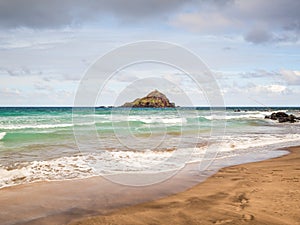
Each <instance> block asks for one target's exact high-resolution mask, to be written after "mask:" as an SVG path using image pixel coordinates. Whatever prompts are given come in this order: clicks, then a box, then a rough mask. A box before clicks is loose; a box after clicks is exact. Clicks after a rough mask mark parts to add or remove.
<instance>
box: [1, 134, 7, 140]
mask: <svg viewBox="0 0 300 225" xmlns="http://www.w3.org/2000/svg"><path fill="white" fill-rule="evenodd" d="M5 135H6V132H1V133H0V140H2V139H3V138H4V136H5Z"/></svg>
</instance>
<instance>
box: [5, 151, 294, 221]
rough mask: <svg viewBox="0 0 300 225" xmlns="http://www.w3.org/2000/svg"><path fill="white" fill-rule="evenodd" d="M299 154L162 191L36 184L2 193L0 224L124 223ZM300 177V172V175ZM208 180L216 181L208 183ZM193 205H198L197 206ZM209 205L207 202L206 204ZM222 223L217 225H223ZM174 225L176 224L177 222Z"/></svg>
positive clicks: (96, 181)
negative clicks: (113, 219)
mask: <svg viewBox="0 0 300 225" xmlns="http://www.w3.org/2000/svg"><path fill="white" fill-rule="evenodd" d="M293 148H294V147H292V148H287V149H279V150H288V151H289V152H292V153H290V154H286V155H282V156H279V157H276V158H272V159H267V160H264V161H258V162H250V163H245V164H241V165H237V166H229V167H228V166H225V167H224V168H223V169H220V170H219V171H218V172H217V173H216V172H213V173H212V171H208V174H207V173H206V174H200V175H199V172H198V173H197V174H191V171H192V170H189V169H191V168H189V169H187V171H182V174H181V175H180V174H179V176H176V177H175V179H169V180H167V181H165V182H163V183H160V184H158V185H152V186H149V187H143V188H139V187H127V186H123V185H117V184H114V183H111V182H110V181H108V180H105V179H103V178H101V177H92V178H87V179H78V180H68V181H51V182H36V183H31V184H23V185H18V186H12V187H6V188H3V189H1V190H0V202H1V203H2V204H1V205H0V221H2V224H3V225H10V224H30V225H34V224H45V225H48V224H49V225H50V224H51V225H52V224H68V223H70V222H72V221H78V220H80V221H82V220H83V221H84V222H79V223H75V224H106V222H103V221H102V222H101V223H94V222H93V223H89V220H90V219H86V218H87V217H92V218H93V219H94V218H96V217H95V216H99V215H107V216H103V217H102V219H103V218H105V219H107V218H108V217H110V216H113V217H114V216H117V217H119V216H118V213H121V214H123V211H124V210H125V212H126V210H133V211H132V214H136V213H138V212H139V210H143V209H145V208H144V207H146V209H145V210H146V211H148V210H149V208H148V206H147V205H148V204H150V205H151V204H156V202H160V201H164V200H165V199H169V198H174V197H176V196H181V195H184V193H189V192H190V191H191V190H194V189H195V190H196V189H198V188H199V187H200V189H201V188H202V190H204V192H205V191H206V190H205V188H203V187H205V185H206V183H207V182H209V181H210V180H212V179H217V180H220V181H221V180H223V179H219V178H218V176H219V175H218V174H220V173H224V171H227V170H230V168H234V167H248V165H252V164H257V163H258V164H260V163H262V164H265V162H268V161H270V160H271V161H273V160H277V159H281V158H282V159H284V158H285V157H288V156H290V155H295V154H294V153H293V150H289V149H293ZM296 148H297V147H296ZM298 148H300V147H298ZM277 151H278V150H277ZM299 167H300V166H299ZM298 172H300V169H299V171H298ZM212 174H214V175H212ZM207 175H210V176H209V177H207ZM222 176H223V175H222ZM216 177H217V178H216ZM298 185H299V183H298ZM213 186H219V185H216V184H214V185H212V187H213ZM191 187H192V188H191ZM212 187H210V189H213V188H212ZM299 189H300V187H299ZM221 193H222V192H221ZM298 194H299V193H298ZM156 199H159V200H156ZM299 199H300V196H299ZM190 200H191V201H192V202H194V203H193V204H195V201H194V200H192V199H190ZM195 200H196V202H197V201H198V200H199V199H198V197H197V198H196V199H195ZM200 200H201V199H200ZM180 201H181V200H180ZM201 201H202V200H201ZM206 201H207V200H205V201H204V203H205V202H206ZM174 202H176V201H174ZM196 205H197V204H196ZM140 206H141V207H142V208H141V209H139V207H140ZM164 206H166V207H167V208H168V207H169V206H170V207H173V206H174V203H172V202H171V203H170V205H168V204H165V203H164ZM127 207H129V208H127ZM155 207H157V209H160V210H159V211H161V208H164V207H160V206H155ZM155 207H154V208H155ZM152 208H153V207H150V211H151V209H152ZM152 210H153V209H152ZM130 214H131V213H130ZM141 217H142V218H143V215H141ZM246 217H247V216H246ZM93 219H92V220H93ZM102 219H100V220H102ZM299 219H300V218H299ZM125 220H126V219H125ZM128 221H131V222H129V223H128V224H143V223H134V222H135V221H132V218H131V219H129V220H128ZM109 222H111V221H109ZM219 222H220V221H219ZM219 222H218V223H215V224H223V223H221V222H220V223H219ZM120 223H122V224H126V223H124V221H123V220H122V222H120V221H119V222H117V223H115V224H120ZM112 224H114V223H112ZM144 224H147V223H144ZM154 224H155V222H154ZM157 224H159V223H157ZM174 224H176V222H175V223H174ZM178 224H182V223H178ZM188 224H193V223H188ZM196 224H197V223H196ZM201 224H202V223H201ZM204 224H205V223H204ZM207 224H212V223H207ZM231 224H232V223H231Z"/></svg>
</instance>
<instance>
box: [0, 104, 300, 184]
mask: <svg viewBox="0 0 300 225" xmlns="http://www.w3.org/2000/svg"><path fill="white" fill-rule="evenodd" d="M278 110H281V111H284V112H287V113H292V114H295V115H298V116H299V114H300V108H273V109H271V111H278ZM271 111H270V109H269V108H241V111H240V112H234V108H227V109H226V110H221V109H213V110H212V109H210V108H175V109H132V110H129V109H122V108H96V109H88V108H81V109H79V108H76V109H72V108H68V107H49V108H47V107H44V108H43V107H38V108H35V107H33V108H25V107H23V108H21V107H20V108H14V107H9V108H0V187H2V186H8V185H14V184H17V183H22V182H24V183H26V182H33V181H36V180H53V179H55V180H57V179H58V180H60V179H72V178H78V177H88V176H93V175H99V174H103V173H104V174H105V173H108V172H114V173H117V172H120V171H123V172H124V171H135V172H137V171H145V170H146V169H149V168H154V166H153V165H155V170H158V171H163V170H168V169H174V168H177V166H178V168H179V167H181V166H182V164H184V163H187V162H194V161H197V160H203V157H207V156H208V155H205V154H206V153H205V152H208V150H209V151H210V152H215V154H214V157H219V158H222V157H223V158H224V157H226V156H228V155H231V156H232V155H235V154H243V153H245V152H247V154H248V153H249V152H253V157H255V156H254V155H255V152H259V151H260V152H261V151H266V152H268V151H270V150H271V149H274V148H280V147H285V146H290V145H296V144H299V143H300V142H299V141H300V132H299V131H300V126H299V123H295V124H279V123H277V122H276V121H272V120H266V119H264V116H265V115H269V114H270V113H271ZM177 150H178V151H177ZM174 152H176V154H175V153H174ZM166 159H171V160H169V161H168V160H166ZM157 165H158V166H157ZM58 170H59V172H58ZM18 178H22V179H18Z"/></svg>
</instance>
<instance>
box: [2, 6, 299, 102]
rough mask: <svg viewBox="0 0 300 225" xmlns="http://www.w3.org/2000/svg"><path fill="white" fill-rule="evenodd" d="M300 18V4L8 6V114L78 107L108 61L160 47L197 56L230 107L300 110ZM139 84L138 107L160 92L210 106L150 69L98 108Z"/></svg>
mask: <svg viewBox="0 0 300 225" xmlns="http://www.w3.org/2000/svg"><path fill="white" fill-rule="evenodd" d="M299 11H300V1H299V0H251V1H249V0H109V1H107V0H51V1H50V0H0V59H1V60H0V77H1V82H0V105H2V106H7V105H22V106H24V105H51V106H54V105H69V106H72V105H73V102H74V96H75V93H76V90H77V87H78V84H79V82H80V79H81V78H82V77H83V76H84V74H85V72H86V71H87V70H88V68H89V67H90V66H91V65H92V64H93V63H94V62H95V61H96V60H97V59H98V58H99V57H100V56H102V55H104V54H106V53H108V52H109V51H111V50H112V49H115V48H117V47H119V46H122V45H124V44H126V43H132V42H135V41H141V40H161V41H166V42H171V43H176V44H178V45H181V46H183V47H185V48H187V49H189V50H191V51H192V52H194V53H195V54H197V55H198V56H199V57H200V58H201V59H202V60H203V61H204V62H205V64H206V65H207V66H208V67H209V68H210V70H211V71H213V74H214V76H215V78H216V80H217V82H218V85H219V87H220V91H221V93H222V95H223V97H224V101H225V104H226V105H258V106H271V105H290V106H299V97H298V96H299V94H300V40H299V39H300V13H299ZM147 77H154V78H153V79H152V81H153V80H155V77H157V83H156V82H148V81H149V79H148V80H147V79H145V82H144V83H143V82H142V79H144V78H147ZM131 78H132V79H131ZM134 79H135V80H136V81H137V82H138V86H139V88H136V89H135V91H133V92H132V96H130V97H132V98H134V97H140V96H141V95H143V94H145V93H147V92H149V91H150V90H152V89H155V88H158V89H159V90H161V91H162V92H166V94H167V95H168V94H169V95H170V98H171V100H172V101H175V102H176V93H179V94H178V95H180V92H176V90H179V89H180V90H182V91H184V92H185V93H187V95H189V96H190V97H191V98H192V103H193V104H195V105H205V104H207V102H206V101H205V97H203V96H201V91H200V90H198V89H197V87H196V86H195V85H193V84H192V81H191V80H189V78H187V77H185V76H184V75H182V74H181V75H180V71H178V70H176V69H174V68H170V67H167V66H161V65H150V66H149V65H148V64H147V65H140V66H132V67H130V68H126V69H125V70H123V71H121V72H119V73H117V74H116V75H115V76H114V78H113V79H111V80H110V82H108V83H107V84H106V86H105V87H103V91H102V93H101V96H100V97H99V102H98V103H99V104H104V105H113V104H114V103H115V101H116V99H117V98H118V96H119V95H120V93H121V92H122V91H124V89H126V87H128V88H129V87H130V88H132V87H133V86H134V85H132V81H133V80H134ZM161 79H167V80H168V82H166V83H164V82H162V81H161ZM169 81H171V82H173V81H174V83H175V84H180V85H181V86H178V85H177V87H175V86H174V83H173V84H171V83H170V82H169ZM172 85H173V86H172ZM99 88H100V87H99ZM202 94H203V93H202ZM195 96H198V97H195ZM200 96H201V97H200ZM129 100H131V99H129ZM183 104H184V103H183Z"/></svg>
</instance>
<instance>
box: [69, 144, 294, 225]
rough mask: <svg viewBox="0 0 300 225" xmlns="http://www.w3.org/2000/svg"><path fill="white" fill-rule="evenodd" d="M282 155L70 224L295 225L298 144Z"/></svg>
mask: <svg viewBox="0 0 300 225" xmlns="http://www.w3.org/2000/svg"><path fill="white" fill-rule="evenodd" d="M284 150H287V151H289V152H290V153H289V154H287V155H283V156H279V157H277V158H272V159H267V160H264V161H259V162H251V163H246V164H241V165H236V166H229V167H225V168H222V169H220V170H219V171H218V172H217V173H215V174H214V175H212V176H210V177H209V178H207V179H206V180H205V181H204V182H202V183H200V184H197V185H196V186H194V187H192V188H190V189H188V190H186V191H183V192H181V193H177V194H174V195H172V196H169V197H164V198H161V199H158V200H155V201H151V202H146V203H142V204H138V205H134V206H129V207H125V208H122V209H119V210H116V211H114V212H111V213H108V214H107V215H102V216H94V217H90V218H83V219H80V220H77V221H74V222H72V223H70V225H96V224H111V225H112V224H123V225H129V224H130V225H134V224H139V225H142V224H145V225H146V224H173V225H177V224H178V225H179V224H189V225H193V224H204V225H205V224H219V225H220V224H266V225H267V224H268V225H270V224H271V225H282V224H286V225H287V224H290V225H297V224H300V214H299V211H300V146H298V147H290V148H286V149H284Z"/></svg>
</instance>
